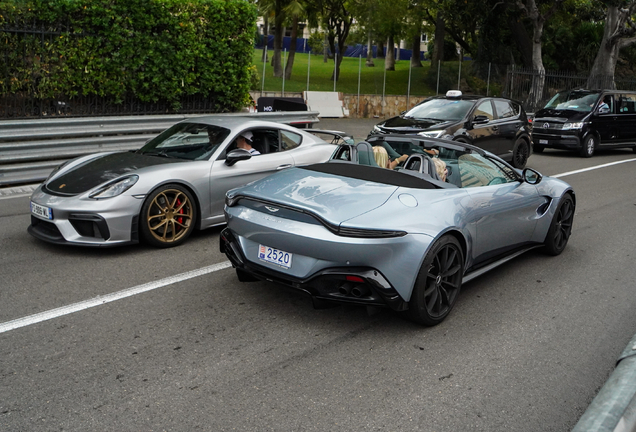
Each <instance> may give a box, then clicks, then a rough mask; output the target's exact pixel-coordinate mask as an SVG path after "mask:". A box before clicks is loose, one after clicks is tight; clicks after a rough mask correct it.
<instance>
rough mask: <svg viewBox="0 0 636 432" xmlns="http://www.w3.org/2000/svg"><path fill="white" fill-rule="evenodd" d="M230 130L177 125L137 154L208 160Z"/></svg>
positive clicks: (202, 125) (188, 124)
mask: <svg viewBox="0 0 636 432" xmlns="http://www.w3.org/2000/svg"><path fill="white" fill-rule="evenodd" d="M229 134H230V130H229V129H226V128H222V127H219V126H212V125H206V124H200V123H177V124H176V125H174V126H172V127H171V128H169V129H167V130H165V131H164V132H162V133H161V134H160V135H159V136H157V137H156V138H153V139H152V140H150V141H149V142H148V143H147V144H146V145H144V146H143V147H142V148H141V149H140V150H138V151H137V153H141V154H146V155H151V156H157V157H166V158H177V159H187V160H204V159H208V158H209V157H210V155H211V154H212V153H214V151H215V150H216V149H217V148H218V147H219V145H221V143H222V142H223V141H224V140H225V138H227V136H228V135H229Z"/></svg>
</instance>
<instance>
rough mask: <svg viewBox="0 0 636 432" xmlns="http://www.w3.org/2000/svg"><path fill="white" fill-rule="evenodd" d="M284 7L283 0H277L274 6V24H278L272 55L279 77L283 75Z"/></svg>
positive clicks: (275, 71) (275, 70) (273, 64)
mask: <svg viewBox="0 0 636 432" xmlns="http://www.w3.org/2000/svg"><path fill="white" fill-rule="evenodd" d="M282 9H283V8H282V0H276V5H275V6H274V13H275V17H274V25H275V26H276V29H275V31H274V55H273V56H272V66H273V67H274V76H275V77H278V78H282V77H283V66H282V62H281V51H282V50H283V34H284V31H285V28H284V27H283V10H282Z"/></svg>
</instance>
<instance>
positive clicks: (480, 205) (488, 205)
mask: <svg viewBox="0 0 636 432" xmlns="http://www.w3.org/2000/svg"><path fill="white" fill-rule="evenodd" d="M490 206H492V204H491V203H489V202H483V203H481V204H479V207H481V208H488V207H490Z"/></svg>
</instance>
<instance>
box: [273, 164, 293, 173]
mask: <svg viewBox="0 0 636 432" xmlns="http://www.w3.org/2000/svg"><path fill="white" fill-rule="evenodd" d="M291 166H292V164H284V165H279V166H278V168H276V170H278V171H280V170H284V169H285V168H291Z"/></svg>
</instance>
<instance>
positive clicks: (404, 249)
mask: <svg viewBox="0 0 636 432" xmlns="http://www.w3.org/2000/svg"><path fill="white" fill-rule="evenodd" d="M367 140H368V141H369V142H361V143H359V144H357V145H341V146H339V148H338V149H337V150H336V152H334V155H333V159H332V160H330V161H329V162H328V163H322V164H315V165H310V166H305V167H301V168H293V169H290V170H285V171H284V172H280V173H276V174H274V175H271V176H269V177H267V178H264V179H261V180H259V181H257V182H254V183H251V184H249V185H246V186H243V187H240V188H237V189H234V190H232V191H230V192H228V194H227V199H226V207H225V216H226V219H227V227H226V228H225V229H224V230H223V231H222V232H221V242H220V247H221V250H222V251H223V252H225V254H226V255H227V256H228V258H229V259H230V261H231V262H232V264H233V266H234V267H235V268H236V271H237V274H238V278H239V279H240V280H242V281H249V280H257V279H260V280H268V281H273V282H277V283H280V284H283V285H287V286H289V287H292V288H295V289H298V290H301V291H304V292H306V293H308V294H310V295H311V296H312V298H313V299H314V301H315V303H318V304H320V303H322V304H324V303H325V301H327V302H329V301H330V302H341V303H353V304H360V305H367V306H385V307H390V308H391V309H393V310H396V311H401V312H403V313H405V314H406V315H408V316H409V317H410V318H411V319H413V320H414V321H416V322H418V323H420V324H424V325H435V324H438V323H439V322H441V321H442V320H443V319H444V318H445V317H446V316H447V315H448V314H449V312H450V311H451V309H452V308H453V305H454V304H455V302H456V300H457V297H458V295H459V291H460V288H461V286H462V282H466V281H468V280H470V279H472V278H474V277H476V276H479V275H481V274H483V273H484V272H486V271H488V270H491V269H492V268H494V267H496V266H497V265H500V264H502V263H504V262H506V261H508V260H510V259H511V258H514V257H516V256H517V255H519V254H521V253H523V252H526V251H528V250H530V249H533V248H538V247H540V248H542V249H543V250H544V251H545V252H546V253H547V254H549V255H558V254H560V253H561V252H562V251H563V250H564V248H565V247H566V245H567V243H568V239H569V237H570V234H571V232H572V222H573V219H574V211H575V194H574V191H573V190H572V188H571V187H570V186H569V185H568V184H567V183H565V182H563V181H561V180H558V179H556V178H550V177H543V176H541V174H539V173H538V172H536V171H534V170H532V169H525V170H523V171H520V170H516V169H514V168H513V167H511V166H510V165H509V164H507V163H506V162H504V161H503V160H502V159H500V158H498V157H497V156H495V155H493V154H490V153H488V152H485V151H483V150H481V149H479V148H477V147H473V146H471V145H468V144H461V143H456V142H451V141H446V140H436V139H432V138H431V139H427V138H422V137H409V136H404V135H402V136H391V135H385V136H382V137H375V138H373V139H371V138H368V139H367ZM386 146H389V147H391V148H392V149H393V150H394V151H396V152H398V153H401V154H408V155H409V157H408V159H406V161H405V162H404V166H403V167H401V168H399V169H398V170H392V169H387V168H381V167H378V166H377V164H376V162H375V159H374V157H373V154H374V151H373V148H374V147H376V148H377V147H386Z"/></svg>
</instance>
